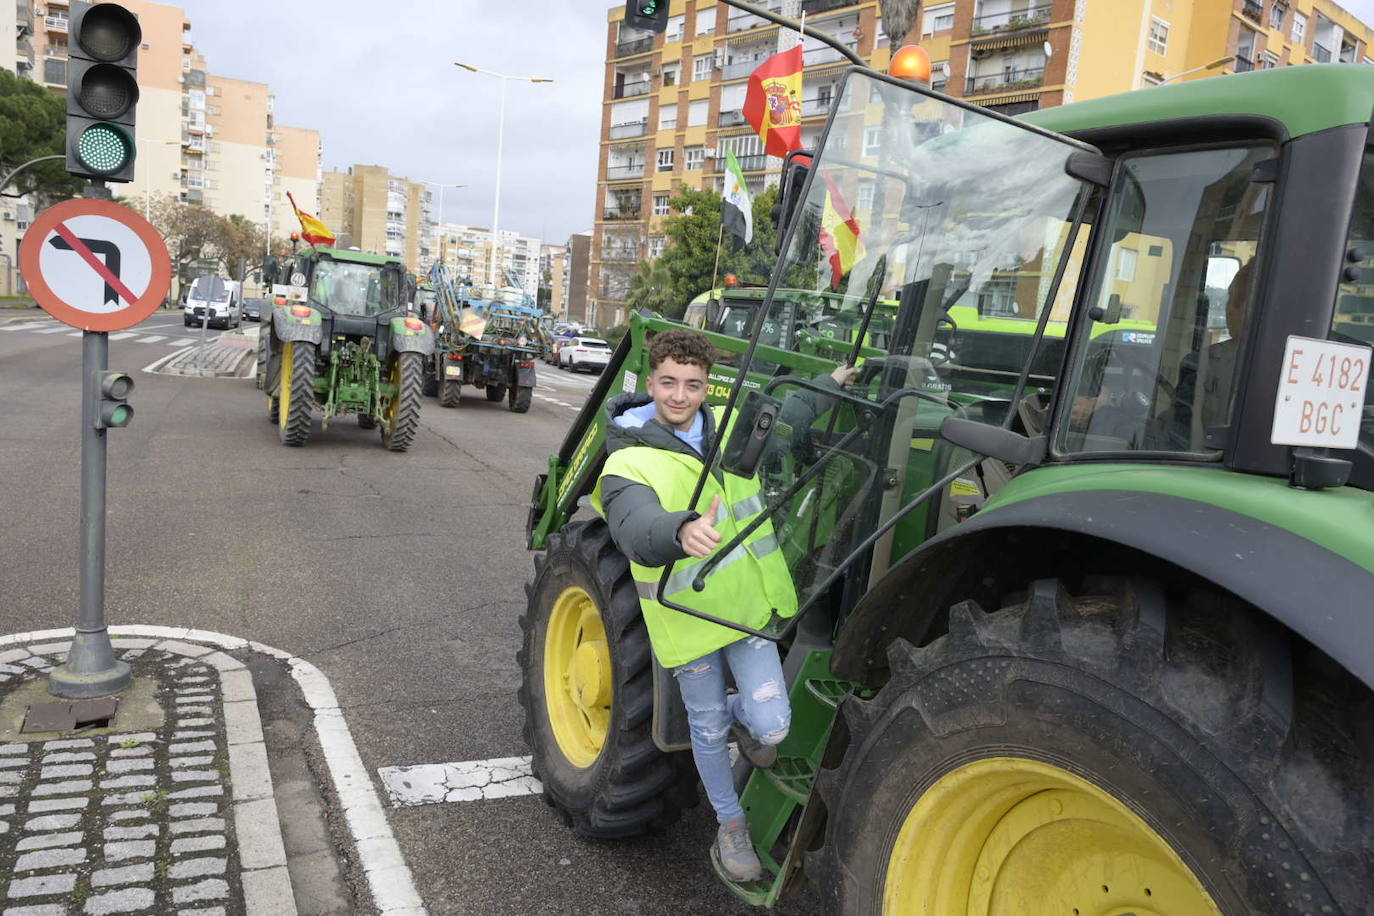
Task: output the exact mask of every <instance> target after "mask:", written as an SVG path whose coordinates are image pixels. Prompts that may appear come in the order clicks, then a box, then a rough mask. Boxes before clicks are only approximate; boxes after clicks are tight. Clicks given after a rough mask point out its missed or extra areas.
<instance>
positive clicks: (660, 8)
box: [625, 0, 668, 32]
mask: <svg viewBox="0 0 1374 916" xmlns="http://www.w3.org/2000/svg"><path fill="white" fill-rule="evenodd" d="M625 24H626V25H628V26H629V27H630V28H633V29H644V30H645V31H646V32H662V31H664V30H666V29H667V28H668V0H628V2H627V3H626V4H625Z"/></svg>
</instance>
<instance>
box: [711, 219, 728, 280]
mask: <svg viewBox="0 0 1374 916" xmlns="http://www.w3.org/2000/svg"><path fill="white" fill-rule="evenodd" d="M724 238H725V213H724V212H722V213H721V214H720V231H719V232H717V233H716V263H715V266H714V267H712V268H711V289H712V290H714V289H715V288H716V275H717V274H719V273H720V243H721V241H722V240H723V239H724Z"/></svg>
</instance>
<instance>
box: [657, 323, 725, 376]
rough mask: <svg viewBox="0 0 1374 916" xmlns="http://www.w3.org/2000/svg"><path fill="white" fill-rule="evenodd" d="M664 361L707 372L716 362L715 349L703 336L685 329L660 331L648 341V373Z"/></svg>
mask: <svg viewBox="0 0 1374 916" xmlns="http://www.w3.org/2000/svg"><path fill="white" fill-rule="evenodd" d="M665 359H671V360H673V361H674V362H678V363H681V364H682V365H684V366H700V367H701V368H703V369H705V370H706V371H707V372H710V371H711V365H712V364H713V363H714V362H715V361H716V348H715V347H713V346H711V341H709V340H707V339H706V337H705V335H703V334H698V333H697V332H696V331H689V330H687V329H686V328H673V329H671V330H668V331H660V332H659V333H657V334H655V335H654V337H653V339H652V340H650V341H649V371H650V372H653V371H654V370H655V369H657V368H658V366H659V364H660V363H662V362H663V361H664V360H665Z"/></svg>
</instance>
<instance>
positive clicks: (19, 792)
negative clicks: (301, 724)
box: [0, 627, 424, 916]
mask: <svg viewBox="0 0 1374 916" xmlns="http://www.w3.org/2000/svg"><path fill="white" fill-rule="evenodd" d="M120 631H122V632H120ZM112 632H113V633H114V636H113V643H114V647H115V652H116V655H117V656H118V657H120V658H121V659H123V660H125V661H126V662H127V663H128V664H129V666H130V667H131V668H132V670H133V674H134V682H133V684H132V685H131V686H130V687H129V688H127V689H126V690H124V691H123V692H122V693H121V694H120V702H119V706H118V709H117V710H116V711H115V713H114V716H113V718H112V719H109V720H108V721H104V720H97V721H96V722H94V723H92V725H93V726H94V727H90V728H84V729H79V730H68V731H64V732H32V731H28V732H26V731H24V730H23V729H24V728H25V726H26V724H27V723H28V722H29V721H30V720H31V719H32V717H33V716H34V715H35V714H37V713H38V712H41V710H34V709H32V708H31V707H33V706H34V704H38V703H54V702H62V701H58V700H57V698H55V697H52V696H51V695H49V694H48V693H47V678H46V674H47V672H48V671H50V670H52V668H53V667H54V666H55V665H57V664H60V663H61V662H62V660H63V658H64V657H65V653H66V651H67V649H68V648H69V646H70V643H69V642H66V641H62V642H54V641H51V639H52V636H53V635H54V634H60V633H65V634H66V635H67V636H68V637H69V636H70V631H69V630H68V631H48V632H46V633H36V634H24V635H22V636H19V637H0V889H2V892H0V914H3V916H58V914H77V913H80V914H92V916H97V914H106V913H137V912H149V911H151V912H156V913H171V912H177V913H187V914H189V913H195V914H204V916H210V914H230V913H235V914H239V913H242V914H248V916H290V914H295V913H297V912H298V910H297V903H296V900H297V897H298V896H299V897H300V898H301V899H303V900H307V901H311V902H312V906H313V905H314V904H317V903H318V902H319V901H320V900H321V898H322V897H327V896H329V894H330V892H331V891H337V893H336V895H335V896H336V903H335V905H334V906H332V907H331V908H330V909H329V910H328V911H329V912H368V911H372V912H376V911H378V910H380V911H382V912H384V913H392V914H396V916H400V914H414V916H418V914H422V913H423V912H424V910H423V908H422V906H421V904H420V901H419V898H418V897H417V896H415V893H414V888H413V884H411V881H410V874H409V869H408V868H406V867H405V865H404V863H403V862H402V861H401V859H400V854H399V850H398V849H396V848H395V840H394V839H393V838H392V836H391V833H390V829H389V827H387V825H386V822H385V817H384V816H383V815H382V814H381V807H380V802H379V801H378V800H377V798H376V795H375V792H374V791H373V790H372V787H371V785H370V783H369V784H368V785H366V786H365V787H363V786H359V785H358V784H357V782H356V774H353V773H351V772H350V771H349V769H348V767H346V766H340V765H337V764H336V761H337V760H338V759H340V754H342V755H343V756H345V757H347V756H351V757H354V758H356V754H357V752H356V750H355V749H353V743H352V738H351V736H349V735H348V732H347V726H346V725H344V724H343V720H342V718H341V716H339V710H338V709H337V701H335V700H333V699H332V697H333V692H332V690H331V689H330V688H329V685H328V682H327V681H325V680H324V677H323V675H322V674H320V672H319V671H318V670H317V669H315V668H314V667H313V666H310V665H308V664H306V663H299V666H298V665H297V664H295V663H297V662H299V660H295V659H291V657H290V656H289V655H287V654H286V653H282V652H279V651H277V650H271V649H268V647H265V646H257V645H256V644H249V643H248V642H247V641H245V640H241V639H236V638H234V637H224V636H220V635H219V634H202V636H203V638H204V639H206V640H208V641H211V642H215V641H218V642H219V643H220V644H221V647H220V648H217V647H216V646H215V645H204V644H200V640H199V639H198V637H197V633H198V631H189V632H188V631H185V630H180V631H175V630H171V631H169V630H167V628H155V627H120V628H116V629H115V630H114V631H112ZM165 632H173V633H178V632H179V633H180V634H184V637H183V638H181V639H167V638H157V635H158V634H161V633H165ZM135 634H137V635H135ZM145 634H146V635H145ZM43 637H48V641H42V642H33V641H31V640H34V639H41V638H43ZM189 640H197V641H194V642H193V641H189ZM226 648H228V649H230V651H233V653H234V654H230V651H224V649H226ZM254 650H256V651H257V652H260V653H263V654H261V655H258V656H257V659H258V664H264V663H265V664H269V665H270V664H272V663H273V660H272V659H270V658H269V657H268V656H276V660H277V662H276V663H278V664H279V663H280V661H283V660H287V659H291V661H290V662H289V663H288V667H289V668H290V672H291V675H292V677H294V679H295V681H296V682H297V684H299V685H300V687H301V688H302V689H303V690H304V691H305V693H306V702H305V705H308V706H310V707H312V708H313V709H314V710H315V722H314V724H315V732H316V737H317V738H318V739H319V741H320V743H321V746H322V749H323V754H324V756H325V757H326V759H327V760H328V761H329V770H330V775H331V778H332V781H333V782H334V784H335V785H334V786H333V787H331V788H333V789H334V790H335V791H336V793H337V794H336V796H335V798H336V799H337V802H335V803H331V804H330V805H329V807H342V808H343V809H345V810H344V812H343V813H345V814H347V822H348V826H349V827H350V828H351V832H352V840H351V842H350V841H349V840H348V839H347V838H344V839H339V838H336V839H335V840H334V841H333V842H330V841H329V836H328V835H329V832H330V828H325V827H323V826H322V829H321V836H320V837H317V838H316V845H317V846H318V845H320V844H321V842H322V843H323V846H324V848H323V849H321V848H302V843H301V841H300V840H299V839H297V840H296V841H295V842H294V843H293V844H291V845H294V846H295V847H297V848H296V849H295V851H294V852H292V853H291V854H290V856H288V849H287V845H286V844H284V843H283V833H282V824H287V825H289V826H292V827H293V828H294V827H295V821H296V820H297V819H298V818H300V817H301V816H302V814H304V815H305V816H306V817H317V818H318V820H319V821H320V823H321V825H324V824H325V823H326V822H328V821H329V815H328V813H327V812H324V811H320V812H316V811H314V810H311V811H305V812H303V811H302V810H301V806H300V803H299V801H298V800H296V799H295V798H294V796H293V799H292V800H291V801H290V802H283V804H288V805H289V806H294V809H293V810H286V809H284V811H279V810H278V796H277V794H276V793H275V790H274V785H273V777H272V769H271V766H269V759H268V758H269V747H270V746H272V745H273V742H272V741H271V740H269V739H267V738H265V736H264V731H263V726H262V720H261V718H260V716H259V708H260V701H259V695H258V692H257V690H256V689H255V686H254V674H253V671H251V670H250V669H249V667H248V666H247V665H245V663H244V659H245V658H247V660H249V661H253V658H252V657H253V656H254ZM236 655H237V656H239V657H235V656H236ZM312 679H313V683H308V682H311V681H312ZM286 682H287V688H288V689H291V690H292V691H293V695H294V688H295V686H296V684H291V683H290V678H287V679H286ZM312 692H313V694H314V696H313V697H312V696H311V695H310V694H311V693H312ZM322 703H323V704H324V705H321V704H322ZM331 703H332V704H333V708H332V709H331V708H330V707H329V704H331ZM263 708H264V709H266V707H263ZM329 713H333V715H332V716H331V715H329ZM326 729H332V731H333V732H334V733H333V734H332V735H330V734H327V733H326ZM340 730H341V732H342V738H341V736H340V734H339V732H340ZM331 745H332V746H333V750H332V756H331ZM273 762H274V763H276V764H277V765H279V766H280V765H281V761H279V760H277V759H276V757H274V758H273ZM359 766H361V764H360V762H359ZM364 778H365V774H364ZM322 797H323V796H322ZM284 813H285V815H286V816H285V817H283V814H284ZM344 820H345V819H344V818H335V819H334V821H335V822H336V823H335V824H334V825H333V827H334V828H336V829H342V822H343V821H344ZM361 826H365V827H369V828H370V830H360V829H359V827H361ZM293 832H299V830H298V829H293ZM367 844H371V845H370V846H369V845H367ZM349 845H353V846H355V847H356V848H354V849H346V848H345V849H341V848H340V847H346V846H349ZM379 847H380V848H379ZM340 852H342V853H343V855H342V856H340V855H339V853H340ZM383 853H384V855H383ZM288 858H290V859H291V861H290V862H288ZM340 859H341V860H342V861H341V862H340V861H339V860H340ZM350 859H351V860H352V864H354V865H356V866H357V867H358V869H359V870H360V871H362V872H363V873H365V874H366V878H367V880H366V881H365V882H357V883H358V884H366V885H368V886H370V887H371V889H372V891H373V895H374V898H375V902H376V909H372V908H370V907H360V906H358V901H356V900H354V899H352V897H353V895H352V894H351V893H350V892H349V891H348V889H347V884H346V883H345V880H344V878H343V873H344V872H346V871H348V870H349V869H348V867H347V866H348V865H349V864H350V862H349V860H350ZM289 865H290V868H289V867H288V866H289ZM326 872H327V873H328V874H325V873H326ZM331 876H333V877H332V880H331ZM293 879H294V880H295V884H296V889H295V890H293ZM322 880H323V882H324V884H323V885H322V884H321V883H320V882H321V881H322ZM331 884H332V885H333V887H330V886H329V885H331ZM302 885H304V887H302ZM314 911H318V910H317V909H307V912H314Z"/></svg>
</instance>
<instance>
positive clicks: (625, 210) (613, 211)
mask: <svg viewBox="0 0 1374 916" xmlns="http://www.w3.org/2000/svg"><path fill="white" fill-rule="evenodd" d="M641 212H642V211H641V210H640V208H639V207H610V208H608V209H607V210H606V211H605V212H604V213H602V214H601V218H602V219H604V220H632V219H639V214H640V213H641Z"/></svg>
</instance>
